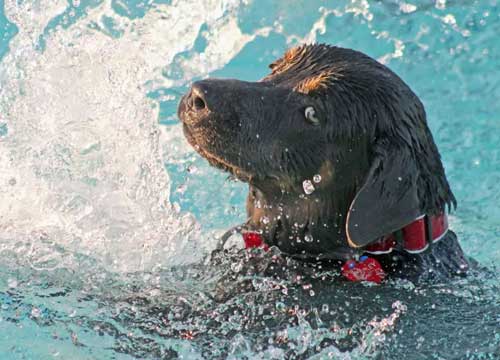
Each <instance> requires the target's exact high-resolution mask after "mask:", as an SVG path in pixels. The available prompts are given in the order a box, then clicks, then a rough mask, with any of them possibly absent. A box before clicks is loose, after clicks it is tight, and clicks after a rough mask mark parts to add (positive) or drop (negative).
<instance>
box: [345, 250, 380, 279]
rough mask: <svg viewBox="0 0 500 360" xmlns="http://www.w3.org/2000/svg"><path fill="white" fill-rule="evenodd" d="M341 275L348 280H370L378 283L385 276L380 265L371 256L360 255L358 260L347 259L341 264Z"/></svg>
mask: <svg viewBox="0 0 500 360" xmlns="http://www.w3.org/2000/svg"><path fill="white" fill-rule="evenodd" d="M342 275H344V276H345V277H346V278H347V279H348V280H350V281H370V282H374V283H377V284H380V283H381V282H382V280H384V278H385V272H384V270H383V269H382V265H380V263H379V262H378V261H377V260H376V259H374V258H371V257H368V256H361V257H360V258H359V261H355V260H349V261H348V262H346V263H345V264H344V266H342Z"/></svg>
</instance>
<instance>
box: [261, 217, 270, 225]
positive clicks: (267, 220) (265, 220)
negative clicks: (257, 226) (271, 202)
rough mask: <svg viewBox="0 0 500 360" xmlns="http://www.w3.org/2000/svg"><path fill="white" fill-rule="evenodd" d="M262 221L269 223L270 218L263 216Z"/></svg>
mask: <svg viewBox="0 0 500 360" xmlns="http://www.w3.org/2000/svg"><path fill="white" fill-rule="evenodd" d="M260 221H262V223H263V224H269V218H268V217H267V216H263V217H261V218H260Z"/></svg>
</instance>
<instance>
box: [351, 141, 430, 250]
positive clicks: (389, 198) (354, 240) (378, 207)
mask: <svg viewBox="0 0 500 360" xmlns="http://www.w3.org/2000/svg"><path fill="white" fill-rule="evenodd" d="M412 155H413V154H412V152H411V148H408V147H405V146H403V147H400V146H395V145H393V144H389V143H388V142H383V141H380V142H379V143H378V144H377V146H375V153H374V157H373V161H372V164H371V167H370V170H369V172H368V175H367V177H366V179H365V182H364V184H363V186H362V187H361V188H360V189H359V191H358V193H357V194H356V196H355V197H354V200H353V201H352V203H351V206H350V208H349V212H348V213H347V222H346V233H347V240H348V243H349V245H350V246H352V247H355V248H357V247H362V246H366V245H368V244H370V243H371V242H373V241H376V240H378V239H379V238H381V237H382V236H384V235H387V234H390V233H392V232H394V231H396V230H399V229H401V228H402V227H404V226H405V225H408V224H409V223H411V222H412V221H413V220H415V219H416V218H417V217H419V216H420V215H421V208H420V201H419V198H418V193H417V178H418V175H419V171H418V168H417V165H416V163H415V160H414V157H413V156H412Z"/></svg>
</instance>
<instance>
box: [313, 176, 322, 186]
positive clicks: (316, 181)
mask: <svg viewBox="0 0 500 360" xmlns="http://www.w3.org/2000/svg"><path fill="white" fill-rule="evenodd" d="M313 181H314V182H315V183H316V184H318V183H319V182H320V181H321V175H320V174H316V175H314V176H313Z"/></svg>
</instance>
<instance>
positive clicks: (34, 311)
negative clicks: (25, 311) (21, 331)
mask: <svg viewBox="0 0 500 360" xmlns="http://www.w3.org/2000/svg"><path fill="white" fill-rule="evenodd" d="M41 315H42V312H41V311H40V309H39V308H36V307H34V308H33V309H31V316H32V317H34V318H38V317H40V316H41Z"/></svg>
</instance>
